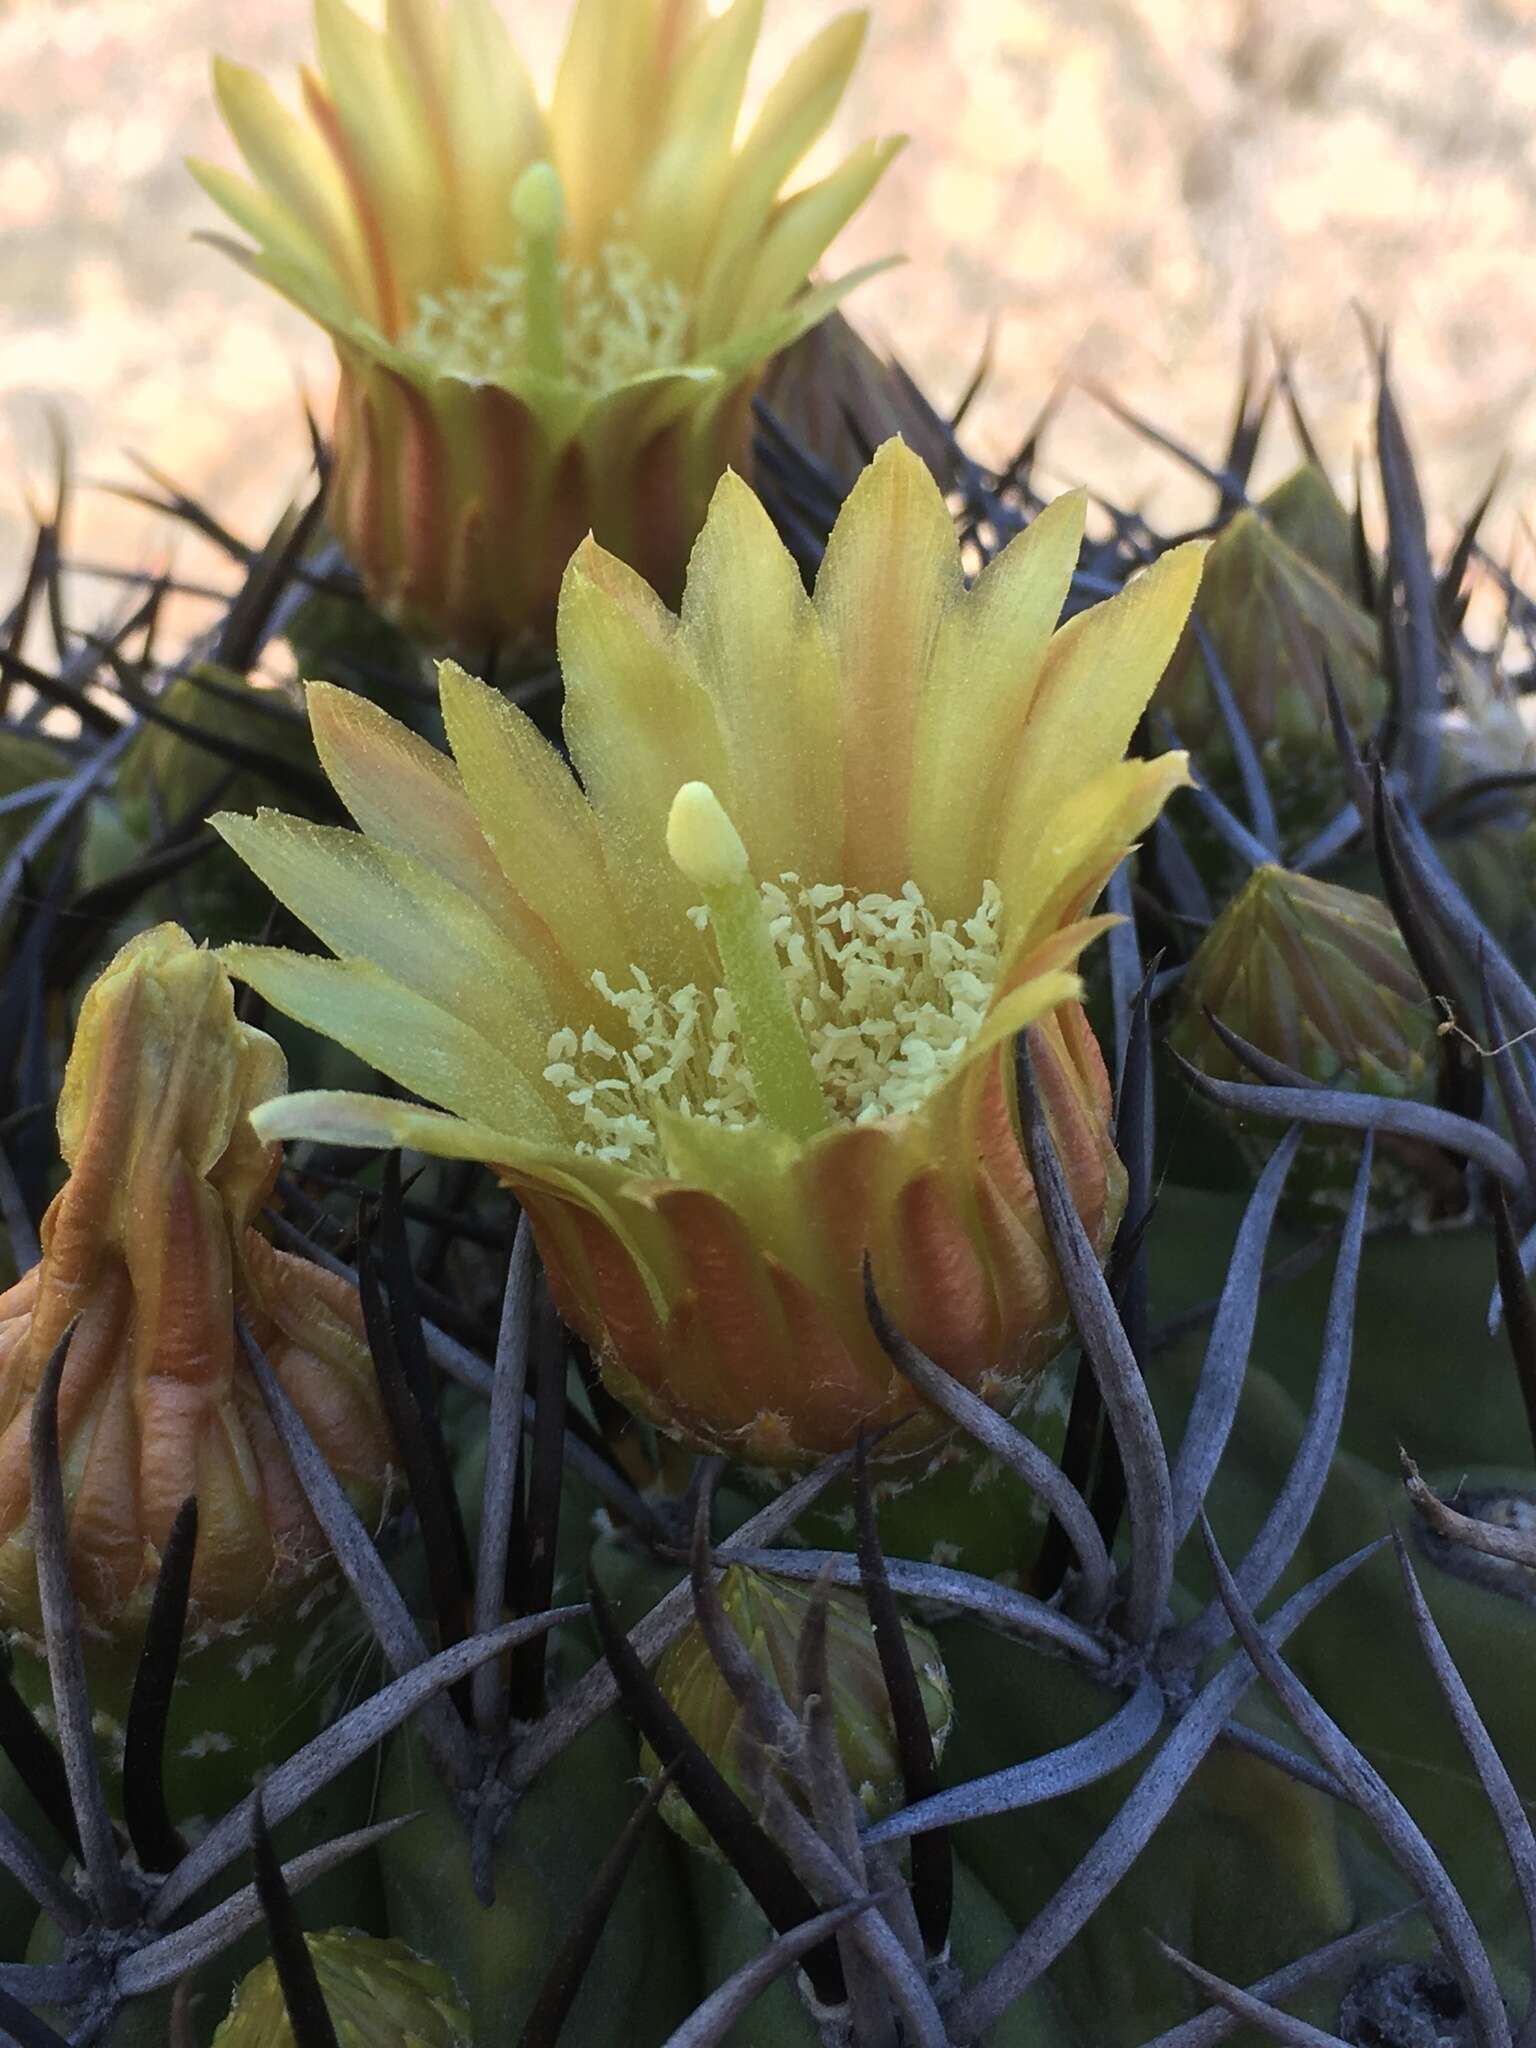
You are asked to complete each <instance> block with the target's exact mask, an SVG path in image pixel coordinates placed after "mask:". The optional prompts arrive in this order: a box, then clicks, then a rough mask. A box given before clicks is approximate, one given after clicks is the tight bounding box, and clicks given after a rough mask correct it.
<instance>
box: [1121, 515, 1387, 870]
mask: <svg viewBox="0 0 1536 2048" xmlns="http://www.w3.org/2000/svg"><path fill="white" fill-rule="evenodd" d="M1198 615H1199V618H1200V621H1201V623H1202V625H1203V626H1204V628H1205V631H1206V633H1207V634H1208V635H1209V637H1210V643H1211V646H1212V647H1213V648H1214V650H1215V654H1216V658H1217V660H1218V661H1219V662H1220V664H1221V671H1222V674H1223V675H1224V676H1225V678H1226V680H1227V682H1228V684H1229V685H1230V687H1231V691H1232V695H1233V697H1234V698H1235V700H1236V702H1237V706H1238V709H1239V710H1240V711H1241V713H1242V716H1243V719H1244V722H1245V723H1246V725H1247V728H1248V731H1249V734H1250V736H1251V737H1252V739H1253V742H1254V744H1255V746H1256V747H1257V748H1258V750H1259V755H1260V759H1261V761H1262V763H1263V766H1264V770H1265V774H1266V776H1267V777H1268V781H1269V786H1270V790H1271V793H1272V795H1273V797H1274V803H1275V812H1276V816H1277V817H1278V819H1279V822H1280V826H1281V829H1282V831H1283V832H1284V833H1285V834H1286V835H1287V836H1288V838H1292V837H1294V838H1297V839H1299V838H1302V837H1305V836H1306V835H1307V834H1309V833H1310V832H1312V831H1315V830H1316V829H1317V827H1318V826H1320V825H1321V824H1322V823H1323V822H1324V821H1325V819H1326V818H1327V817H1328V816H1329V815H1330V814H1331V813H1332V812H1333V811H1334V810H1335V809H1337V807H1338V804H1339V802H1340V801H1341V800H1342V796H1343V770H1342V768H1341V766H1340V764H1339V759H1338V749H1337V748H1336V746H1335V745H1334V741H1333V733H1332V729H1331V727H1330V724H1329V718H1328V699H1327V691H1326V687H1325V684H1324V666H1323V665H1324V663H1325V662H1326V663H1327V671H1328V673H1329V674H1330V675H1331V676H1332V677H1333V681H1334V686H1335V688H1336V689H1337V690H1338V692H1339V697H1340V700H1341V702H1342V704H1343V706H1344V715H1345V717H1346V719H1347V720H1348V723H1349V728H1350V730H1351V732H1353V733H1354V734H1355V735H1356V736H1357V737H1359V738H1364V737H1365V735H1367V734H1368V733H1369V732H1371V731H1372V730H1373V729H1374V727H1375V725H1376V723H1377V720H1378V719H1379V718H1380V716H1381V714H1382V712H1383V711H1384V709H1385V708H1386V684H1385V683H1384V682H1383V680H1382V678H1381V676H1380V674H1379V672H1378V650H1377V634H1376V628H1375V625H1374V624H1373V622H1372V620H1371V619H1370V617H1369V615H1368V614H1367V613H1366V612H1364V611H1362V610H1361V608H1360V607H1359V606H1358V605H1357V604H1355V603H1353V602H1352V601H1351V599H1350V598H1348V597H1347V596H1345V594H1344V592H1343V591H1342V590H1340V589H1338V588H1337V587H1336V585H1335V584H1333V583H1332V582H1330V580H1329V579H1328V577H1326V576H1325V575H1323V573H1322V572H1321V571H1320V570H1319V569H1317V568H1315V567H1314V566H1313V564H1312V563H1311V562H1310V561H1309V560H1307V559H1306V558H1305V556H1303V555H1301V554H1299V553H1298V552H1297V551H1296V549H1295V548H1294V547H1292V546H1291V545H1290V543H1289V542H1288V541H1286V540H1284V539H1282V538H1281V536H1280V534H1279V533H1278V532H1277V531H1276V530H1275V528H1274V527H1272V526H1271V525H1270V524H1269V522H1268V521H1267V520H1266V519H1265V518H1264V517H1263V515H1262V514H1261V513H1259V512H1257V511H1243V512H1239V513H1238V515H1237V517H1236V518H1235V519H1233V520H1232V522H1231V523H1230V525H1228V526H1226V527H1225V528H1224V529H1223V530H1222V532H1221V533H1220V534H1219V535H1218V536H1217V538H1216V540H1215V542H1214V543H1213V544H1212V547H1211V552H1210V555H1209V557H1208V558H1207V562H1206V569H1205V574H1204V576H1203V577H1202V579H1201V584H1200V603H1199V610H1198ZM1157 703H1158V704H1159V705H1160V706H1161V707H1162V709H1164V710H1165V711H1167V712H1168V714H1169V715H1170V717H1171V718H1172V719H1173V722H1174V725H1175V726H1176V727H1177V730H1178V736H1179V740H1180V742H1181V744H1183V745H1185V746H1188V747H1190V748H1191V749H1192V750H1193V752H1194V753H1195V755H1196V757H1197V759H1198V761H1199V764H1200V772H1201V775H1202V778H1205V779H1208V780H1209V781H1210V783H1211V785H1212V787H1213V788H1215V790H1216V791H1217V793H1218V795H1221V796H1232V797H1233V800H1234V801H1240V799H1238V798H1237V796H1236V791H1237V787H1238V785H1237V779H1236V772H1235V767H1234V763H1233V755H1232V750H1231V745H1230V741H1229V739H1228V736H1227V729H1226V726H1225V723H1224V722H1223V719H1222V714H1221V708H1220V705H1219V703H1218V702H1217V697H1216V693H1215V691H1214V690H1213V688H1212V686H1211V680H1210V676H1209V674H1208V673H1207V670H1206V663H1205V655H1204V653H1203V652H1202V650H1201V647H1200V643H1199V641H1198V640H1197V638H1196V636H1195V634H1194V631H1193V629H1191V630H1190V631H1189V632H1188V633H1186V634H1185V636H1184V639H1183V640H1182V642H1181V643H1180V645H1179V648H1178V650H1177V651H1176V653H1175V654H1174V657H1173V659H1172V661H1170V663H1169V664H1168V669H1167V672H1166V674H1165V675H1164V677H1163V680H1162V682H1161V684H1160V685H1159V688H1158V692H1157Z"/></svg>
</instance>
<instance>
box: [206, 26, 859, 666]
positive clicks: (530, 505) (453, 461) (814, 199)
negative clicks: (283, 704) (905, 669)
mask: <svg viewBox="0 0 1536 2048" xmlns="http://www.w3.org/2000/svg"><path fill="white" fill-rule="evenodd" d="M761 15H762V8H761V5H760V0H735V4H733V5H731V6H728V7H725V8H720V7H716V6H708V5H706V4H705V0H669V4H667V5H666V6H657V5H654V4H650V0H579V4H578V5H577V7H576V9H575V12H574V16H573V19H572V23H571V29H570V34H569V38H568V40H567V44H566V49H565V54H564V57H563V59H562V61H561V64H560V68H559V74H558V78H557V80H556V84H555V90H554V95H553V98H552V100H551V101H550V103H549V105H548V106H547V107H541V106H540V105H539V104H538V100H537V98H536V96H535V93H534V89H533V85H532V83H531V81H530V79H529V77H528V74H527V72H526V70H525V69H524V66H523V60H522V58H521V56H520V55H519V54H518V51H517V49H516V47H515V45H514V43H513V41H512V38H511V37H510V35H509V34H508V33H507V30H506V28H505V26H504V25H503V24H502V22H501V21H500V19H499V18H498V16H497V14H496V11H495V9H494V8H493V7H492V6H491V5H489V4H487V0H447V4H446V5H445V6H439V5H438V4H437V0H416V4H413V5H411V6H409V7H397V6H392V7H390V8H389V9H388V11H387V17H386V22H385V26H384V27H383V29H382V30H375V29H373V28H372V27H370V26H368V25H367V24H366V23H365V22H364V21H363V20H361V19H360V18H359V17H358V16H357V15H356V14H354V12H353V11H352V9H351V8H350V7H348V6H345V5H343V4H342V0H328V4H326V5H324V6H322V7H320V8H319V9H318V10H317V39H318V45H319V52H318V54H319V63H318V66H317V67H316V69H315V70H314V71H312V72H311V71H306V73H305V74H304V93H303V100H304V104H303V111H302V113H301V114H294V113H290V112H289V111H288V110H287V109H286V108H285V107H284V106H283V105H282V104H281V102H280V101H279V100H278V99H277V98H276V97H275V95H274V94H273V93H272V92H271V91H270V90H269V89H268V87H267V86H266V85H265V84H264V83H263V81H262V80H261V79H260V78H258V77H257V76H256V75H255V74H254V73H252V72H249V71H245V70H243V69H241V68H240V67H238V66H236V65H233V64H220V65H218V66H216V67H215V86H216V90H217V93H218V97H219V104H220V107H221V109H222V112H223V114H224V117H225V120H226V121H227V122H228V124H229V127H230V130H231V132H232V133H233V135H234V138H235V140H236V142H237V143H238V145H239V147H240V149H241V152H242V154H243V155H244V156H245V159H246V162H247V164H248V166H249V168H250V170H251V173H252V178H253V180H254V182H249V183H248V182H247V181H246V180H244V179H242V178H239V177H237V176H234V175H232V174H231V173H230V172H229V171H227V170H224V169H222V168H220V167H217V166H214V165H210V164H194V165H193V166H192V168H193V171H194V173H195V175H196V176H197V177H198V178H199V179H200V181H201V183H202V184H203V186H204V188H205V189H206V190H207V192H208V193H209V194H210V196H211V197H212V198H213V199H214V200H215V201H216V203H217V204H218V205H220V206H221V207H223V209H224V210H225V212H226V213H228V214H229V215H230V216H231V217H232V218H233V220H234V221H235V223H236V225H237V226H238V227H239V228H240V229H241V230H242V231H243V232H245V233H246V234H248V235H249V236H250V237H251V241H252V242H253V243H254V245H255V246H254V247H251V246H241V245H231V253H232V254H234V255H235V256H236V258H237V259H238V260H239V261H240V262H242V263H244V264H245V265H246V266H247V267H248V268H249V269H251V270H252V271H254V272H255V273H256V275H257V276H259V277H261V278H264V279H265V280H266V282H267V283H268V284H270V285H272V286H273V287H274V289H276V290H277V291H279V292H281V293H282V294H283V295H284V297H285V298H288V299H290V300H291V301H292V302H293V303H294V304H295V305H297V306H298V307H300V308H301V310H302V311H304V312H305V313H308V314H309V315H310V317H311V318H312V319H314V320H316V321H317V322H318V323H319V324H320V325H321V326H322V327H323V328H324V329H325V330H326V332H327V333H328V334H329V335H330V337H331V340H332V342H333V343H334V345H335V349H336V355H337V359H338V363H339V365H340V371H341V386H340V394H339V397H338V401H337V409H336V426H335V442H336V480H335V488H334V492H333V494H332V499H331V508H330V509H331V518H332V521H333V523H334V524H335V526H336V528H337V530H338V531H339V533H340V534H341V536H342V538H343V540H344V541H345V543H346V545H347V548H348V550H349V552H350V554H351V556H352V558H353V560H354V562H355V563H356V565H357V567H358V569H359V571H360V572H361V574H362V576H363V579H364V581H365V582H366V584H367V586H368V589H369V591H370V594H371V595H372V596H373V598H374V600H375V602H376V603H377V604H379V606H380V607H381V608H382V609H383V610H385V611H386V612H387V613H388V614H390V616H392V617H394V618H396V619H398V620H401V621H402V622H405V623H407V624H411V625H413V626H416V627H419V628H420V629H422V630H424V631H427V632H430V633H431V634H433V635H434V636H436V637H439V638H443V639H447V640H450V641H453V642H456V643H463V642H466V641H473V642H474V643H475V644H477V645H483V644H484V643H485V642H487V641H502V640H507V639H509V638H511V637H513V636H515V635H516V634H517V633H518V632H520V631H521V630H522V629H523V628H525V627H529V626H531V627H532V628H533V629H534V630H535V631H537V632H540V633H543V634H545V635H547V634H548V633H549V631H550V629H551V628H552V626H553V624H554V613H555V601H556V597H557V595H558V592H559V587H560V577H561V572H562V571H563V569H564V568H565V564H566V561H567V559H568V558H569V556H570V554H571V552H572V550H573V549H574V548H575V546H576V545H577V543H578V541H579V540H580V539H581V537H582V535H583V534H585V533H587V532H588V531H589V530H591V531H594V532H595V533H596V535H597V537H598V539H599V540H600V541H601V542H602V543H603V544H604V546H606V547H608V548H611V549H613V550H614V552H615V553H617V554H618V555H620V556H621V557H622V558H623V559H624V560H625V561H627V562H630V563H632V564H633V565H634V566H635V567H637V568H639V569H641V570H642V571H643V572H644V573H645V574H646V576H647V577H648V578H649V579H650V580H651V581H652V582H653V583H654V584H656V585H657V587H658V588H660V589H662V590H664V591H666V592H668V593H669V594H670V595H672V596H675V595H676V594H677V592H678V590H679V589H680V588H681V585H682V578H683V570H684V567H685V565H686V563H687V560H688V551H689V548H690V547H691V546H692V543H693V540H694V538H695V536H696V534H697V533H698V530H699V525H700V522H701V521H702V519H703V516H704V511H705V507H706V506H707V505H708V502H709V496H710V492H711V490H712V489H713V487H714V485H715V482H716V480H717V479H718V478H719V476H720V474H721V472H722V471H723V470H724V469H725V467H726V465H727V464H728V463H730V462H732V461H738V462H739V461H744V460H745V459H746V457H747V456H748V455H749V453H750V447H751V400H752V393H753V390H754V388H755V387H756V384H757V381H758V378H759V376H760V375H761V372H762V369H763V366H764V365H765V364H766V363H767V361H768V360H769V358H770V357H771V356H772V355H774V353H775V352H776V351H778V350H780V349H782V348H784V347H786V346H787V345H788V344H789V343H790V342H792V341H793V340H794V339H795V338H796V337H797V336H798V335H800V334H803V333H805V332H806V331H807V330H808V329H809V328H811V327H813V326H814V325H815V324H816V322H817V321H818V320H819V319H821V318H822V316H823V315H824V314H825V313H826V312H827V311H828V310H829V309H830V308H831V307H832V306H833V305H835V304H836V303H837V301H838V299H839V298H840V297H841V296H842V295H843V293H844V292H845V291H847V290H848V289H849V288H850V287H851V286H852V285H853V284H856V283H857V282H859V280H860V278H861V277H863V276H865V275H868V272H867V271H863V272H859V273H856V274H855V275H854V276H853V277H851V278H849V279H845V280H843V281H842V282H841V283H838V284H829V285H822V286H817V287H814V288H810V289H807V288H806V280H807V277H808V275H809V273H810V271H811V270H812V269H813V268H814V267H815V265H816V264H817V263H818V262H819V260H820V258H821V256H822V254H823V252H824V250H825V249H826V247H827V245H828V243H829V242H830V241H831V240H832V238H833V236H834V235H836V233H837V232H838V230H839V229H840V228H841V227H842V225H843V223H844V222H845V221H846V220H848V219H849V218H850V216H851V215H852V214H854V213H855V212H856V211H857V210H858V208H859V207H860V206H861V205H862V204H863V203H864V201H865V199H866V198H867V197H868V196H869V194H870V192H871V191H872V190H873V189H874V187H875V185H876V184H877V182H878V181H879V179H880V177H881V175H882V174H883V172H884V170H885V168H886V165H887V164H888V163H889V162H890V160H891V158H892V157H893V155H894V154H895V152H896V150H897V149H898V148H899V147H900V142H899V140H886V141H882V142H868V143H865V144H864V145H862V147H860V148H858V149H856V150H855V151H854V152H853V154H852V155H851V156H849V157H848V158H847V159H846V160H845V161H844V162H843V163H842V164H841V165H840V166H838V167H837V168H835V169H834V170H832V171H831V172H830V173H829V174H828V175H827V176H825V177H823V178H821V179H820V180H818V181H817V182H815V183H812V184H810V185H808V186H805V187H803V188H802V189H801V190H800V191H798V192H797V193H796V194H795V196H794V197H793V198H792V199H790V200H787V201H783V200H781V199H780V197H779V193H780V189H781V187H782V186H783V184H784V182H785V180H786V178H788V177H789V176H790V174H791V173H792V172H793V171H794V169H795V166H796V165H797V164H798V163H799V161H800V160H801V158H802V157H803V156H804V155H805V153H806V151H807V150H808V149H809V148H810V147H811V145H812V144H813V143H814V142H815V141H816V139H817V137H818V136H819V135H820V134H821V132H822V130H823V129H824V128H825V126H826V124H827V122H828V121H829V120H830V118H831V116H832V113H833V111H834V109H835V108H836V105H837V102H838V100H839V98H840V97H841V95H842V92H843V89H844V87H845V86H846V84H847V81H848V78H849V76H850V74H851V72H852V69H853V65H854V62H855V60H856V58H857V56H858V52H859V48H860V45H861V43H862V41H863V36H864V29H865V19H864V17H863V15H862V14H857V13H855V14H846V15H843V16H841V17H840V18H839V19H837V20H835V21H832V22H829V23H828V25H827V26H826V28H825V29H824V30H823V31H822V33H821V34H820V35H819V36H818V37H817V38H816V39H815V41H814V42H812V43H811V44H810V46H809V47H808V48H807V49H806V50H804V51H803V52H802V53H801V54H800V56H799V57H798V58H797V60H796V61H795V63H794V64H793V65H792V66H791V67H790V69H789V71H788V72H787V73H786V75H785V77H784V78H783V80H782V81H781V83H780V84H779V86H778V87H777V89H776V90H775V91H774V92H773V93H772V94H770V96H769V98H768V100H767V102H766V104H765V106H764V108H763V111H762V115H761V117H760V118H759V119H758V120H757V122H756V123H755V124H754V125H752V126H750V127H748V128H746V129H745V131H744V132H743V133H742V134H741V135H740V137H739V138H738V132H737V129H738V120H737V117H738V114H739V113H740V110H741V102H742V94H743V90H744V87H745V85H746V78H747V71H748V67H749V64H750V60H751V57H752V52H753V46H754V44H755V42H756V40H757V32H758V27H759V23H760V20H761Z"/></svg>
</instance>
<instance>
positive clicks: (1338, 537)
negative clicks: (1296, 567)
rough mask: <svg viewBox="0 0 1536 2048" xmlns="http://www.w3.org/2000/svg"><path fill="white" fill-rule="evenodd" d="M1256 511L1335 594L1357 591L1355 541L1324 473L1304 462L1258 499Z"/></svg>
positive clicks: (1336, 493) (1337, 496) (1336, 495)
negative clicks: (1325, 579) (1332, 587)
mask: <svg viewBox="0 0 1536 2048" xmlns="http://www.w3.org/2000/svg"><path fill="white" fill-rule="evenodd" d="M1259 510H1260V511H1261V512H1262V513H1263V514H1264V517H1265V518H1266V519H1267V520H1268V522H1269V524H1270V526H1271V528H1272V529H1273V531H1274V532H1275V533H1277V534H1278V535H1279V536H1280V538H1281V540H1283V541H1284V542H1285V543H1286V545H1287V546H1288V547H1291V548H1293V549H1294V550H1295V552H1296V553H1297V554H1298V555H1300V556H1301V558H1302V559H1303V561H1306V562H1310V563H1311V565H1312V567H1313V568H1314V569H1317V570H1319V571H1320V572H1321V574H1323V575H1324V576H1326V577H1327V579H1328V581H1329V582H1330V583H1331V584H1332V585H1333V586H1334V588H1335V589H1336V590H1342V591H1345V592H1346V593H1348V594H1349V595H1351V596H1353V595H1354V592H1355V589H1356V570H1355V543H1354V534H1353V532H1352V530H1351V527H1350V520H1349V514H1348V513H1347V512H1346V511H1345V509H1344V506H1343V504H1342V502H1341V501H1340V498H1339V494H1338V492H1337V491H1336V490H1335V489H1334V488H1333V485H1332V484H1331V483H1330V482H1329V480H1328V476H1327V473H1326V472H1325V471H1324V470H1322V469H1320V468H1319V467H1318V465H1317V464H1316V463H1315V462H1303V463H1302V464H1301V465H1300V466H1299V467H1298V468H1296V469H1293V470H1292V471H1291V473H1290V475H1289V476H1288V477H1283V478H1282V479H1281V481H1280V482H1279V483H1277V484H1276V485H1275V487H1274V489H1273V490H1272V491H1269V492H1268V493H1267V494H1266V495H1265V496H1264V497H1262V498H1261V499H1260V500H1259Z"/></svg>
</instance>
